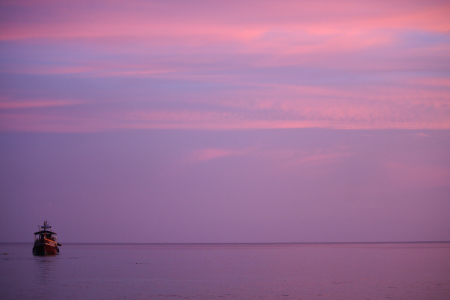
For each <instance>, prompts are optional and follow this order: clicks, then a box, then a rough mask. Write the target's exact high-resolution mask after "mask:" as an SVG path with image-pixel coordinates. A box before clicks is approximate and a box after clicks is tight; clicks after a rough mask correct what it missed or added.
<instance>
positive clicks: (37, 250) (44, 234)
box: [33, 221, 61, 255]
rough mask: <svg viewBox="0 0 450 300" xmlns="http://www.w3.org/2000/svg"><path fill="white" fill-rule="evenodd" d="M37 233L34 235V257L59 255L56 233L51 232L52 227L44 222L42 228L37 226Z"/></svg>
mask: <svg viewBox="0 0 450 300" xmlns="http://www.w3.org/2000/svg"><path fill="white" fill-rule="evenodd" d="M38 227H39V231H36V232H35V233H34V246H33V254H34V255H54V254H58V253H59V246H61V244H60V243H58V241H57V238H56V233H55V232H53V231H52V230H51V229H52V226H50V225H48V223H47V221H44V226H39V225H38Z"/></svg>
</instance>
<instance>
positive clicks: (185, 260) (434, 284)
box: [0, 242, 450, 300]
mask: <svg viewBox="0 0 450 300" xmlns="http://www.w3.org/2000/svg"><path fill="white" fill-rule="evenodd" d="M60 249H61V250H60V254H59V255H55V256H33V255H32V244H29V243H21V244H10V243H3V244H0V299H46V300H48V299H286V300H287V299H312V300H314V299H408V300H412V299H417V300H426V299H430V300H438V299H442V300H448V299H450V243H447V242H442V243H342V244H341V243H332V244H328V243H324V244H64V245H63V246H62V247H60Z"/></svg>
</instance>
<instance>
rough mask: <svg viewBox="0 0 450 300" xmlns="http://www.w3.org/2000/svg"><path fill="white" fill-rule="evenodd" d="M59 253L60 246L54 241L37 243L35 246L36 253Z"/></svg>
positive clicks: (34, 251)
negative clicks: (53, 242)
mask: <svg viewBox="0 0 450 300" xmlns="http://www.w3.org/2000/svg"><path fill="white" fill-rule="evenodd" d="M58 253H59V249H58V246H57V245H56V243H55V245H53V244H52V243H41V242H38V243H35V244H34V247H33V254H34V255H56V254H58Z"/></svg>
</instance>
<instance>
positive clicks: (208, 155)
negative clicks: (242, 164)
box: [184, 148, 248, 163]
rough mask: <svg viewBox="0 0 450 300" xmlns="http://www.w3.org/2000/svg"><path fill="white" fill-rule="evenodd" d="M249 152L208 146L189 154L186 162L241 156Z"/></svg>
mask: <svg viewBox="0 0 450 300" xmlns="http://www.w3.org/2000/svg"><path fill="white" fill-rule="evenodd" d="M246 153H248V150H228V149H218V148H207V149H201V150H196V151H194V152H193V153H191V154H190V155H189V157H188V158H187V159H186V160H185V161H184V162H185V163H198V162H203V161H208V160H212V159H216V158H221V157H227V156H240V155H244V154H246Z"/></svg>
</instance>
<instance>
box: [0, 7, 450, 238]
mask: <svg viewBox="0 0 450 300" xmlns="http://www.w3.org/2000/svg"><path fill="white" fill-rule="evenodd" d="M0 216H1V218H0V226H1V227H2V229H3V230H2V232H1V233H0V242H7V241H17V242H26V241H32V237H33V236H32V233H33V232H34V230H35V229H37V225H38V224H40V223H41V224H42V222H43V221H44V220H48V221H49V223H50V224H52V225H53V226H54V230H55V231H56V232H57V233H58V234H59V235H60V240H61V242H64V241H67V242H149V243H152V242H366V241H368V242H375V241H443V240H446V241H448V240H450V222H449V220H450V3H449V2H448V1H414V0H412V1H396V0H390V1H354V0H352V1H247V0H241V1H195V0H194V1H171V0H168V1H138V0H130V1H119V0H116V1H96V0H94V1H61V0H58V1H56V0H55V1H53V0H48V1H27V0H14V1H12V0H11V1H8V0H6V1H1V3H0Z"/></svg>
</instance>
